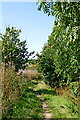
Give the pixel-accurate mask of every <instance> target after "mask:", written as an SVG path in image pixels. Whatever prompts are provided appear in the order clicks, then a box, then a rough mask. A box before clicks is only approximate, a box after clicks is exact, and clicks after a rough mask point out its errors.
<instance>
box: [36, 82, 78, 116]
mask: <svg viewBox="0 0 80 120" xmlns="http://www.w3.org/2000/svg"><path fill="white" fill-rule="evenodd" d="M34 89H35V90H36V91H37V92H38V93H39V94H41V96H42V97H43V98H44V100H45V102H46V104H48V106H49V108H50V112H51V113H52V117H53V118H78V105H77V104H76V103H75V102H74V100H73V101H72V100H70V99H67V98H65V97H64V96H57V95H56V94H55V90H54V89H51V87H50V86H48V85H46V84H45V83H44V82H43V81H41V82H39V84H37V86H35V88H34Z"/></svg>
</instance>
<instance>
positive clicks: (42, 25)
mask: <svg viewBox="0 0 80 120" xmlns="http://www.w3.org/2000/svg"><path fill="white" fill-rule="evenodd" d="M37 7H38V5H36V2H2V29H1V31H2V32H3V33H4V31H5V28H6V27H8V26H10V27H12V26H13V27H16V29H21V31H22V32H21V33H20V40H21V41H22V40H27V44H28V51H29V52H32V51H35V52H38V53H40V51H42V48H43V46H44V43H46V42H47V40H48V36H49V35H50V34H51V32H52V29H53V26H54V17H53V16H48V15H47V14H44V13H43V11H38V10H37Z"/></svg>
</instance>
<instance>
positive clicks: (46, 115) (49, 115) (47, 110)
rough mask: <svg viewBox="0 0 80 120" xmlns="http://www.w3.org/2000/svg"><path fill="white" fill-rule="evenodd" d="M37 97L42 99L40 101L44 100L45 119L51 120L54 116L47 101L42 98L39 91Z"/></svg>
mask: <svg viewBox="0 0 80 120" xmlns="http://www.w3.org/2000/svg"><path fill="white" fill-rule="evenodd" d="M36 94H37V97H38V98H39V99H40V101H41V102H42V109H43V110H44V113H43V114H44V116H45V119H44V120H49V119H51V118H52V113H50V112H49V108H48V105H47V104H46V103H45V101H44V98H42V97H41V96H40V95H39V94H38V93H37V92H36Z"/></svg>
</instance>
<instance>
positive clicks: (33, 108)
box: [7, 81, 44, 120]
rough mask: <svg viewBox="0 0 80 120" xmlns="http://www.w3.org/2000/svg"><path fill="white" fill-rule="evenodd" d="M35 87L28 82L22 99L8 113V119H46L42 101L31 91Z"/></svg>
mask: <svg viewBox="0 0 80 120" xmlns="http://www.w3.org/2000/svg"><path fill="white" fill-rule="evenodd" d="M33 86H34V83H33V82H31V81H30V82H28V84H27V85H26V88H25V91H24V92H23V94H22V97H21V98H20V99H19V100H18V101H17V102H16V103H15V104H13V105H12V106H11V108H10V110H9V111H8V113H7V118H10V119H12V118H20V119H21V118H23V119H28V118H30V119H32V120H33V119H35V120H36V119H42V118H44V116H43V110H42V106H41V102H40V99H39V98H37V96H36V93H35V91H33V89H31V87H33Z"/></svg>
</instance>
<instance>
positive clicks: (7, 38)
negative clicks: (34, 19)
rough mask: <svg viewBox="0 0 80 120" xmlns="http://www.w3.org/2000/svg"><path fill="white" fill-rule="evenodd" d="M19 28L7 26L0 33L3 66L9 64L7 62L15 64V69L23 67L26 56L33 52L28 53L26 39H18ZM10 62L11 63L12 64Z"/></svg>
mask: <svg viewBox="0 0 80 120" xmlns="http://www.w3.org/2000/svg"><path fill="white" fill-rule="evenodd" d="M20 33H21V29H19V30H16V28H15V27H12V28H10V27H7V28H6V31H5V34H1V39H2V62H4V61H5V67H6V68H7V67H8V66H9V62H11V61H12V62H13V64H14V65H15V71H18V70H19V69H25V67H26V64H27V62H28V58H29V56H30V55H32V54H33V53H34V52H31V53H29V52H28V48H27V44H26V40H25V41H22V42H21V41H20V39H19V34H20ZM12 62H11V64H12Z"/></svg>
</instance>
